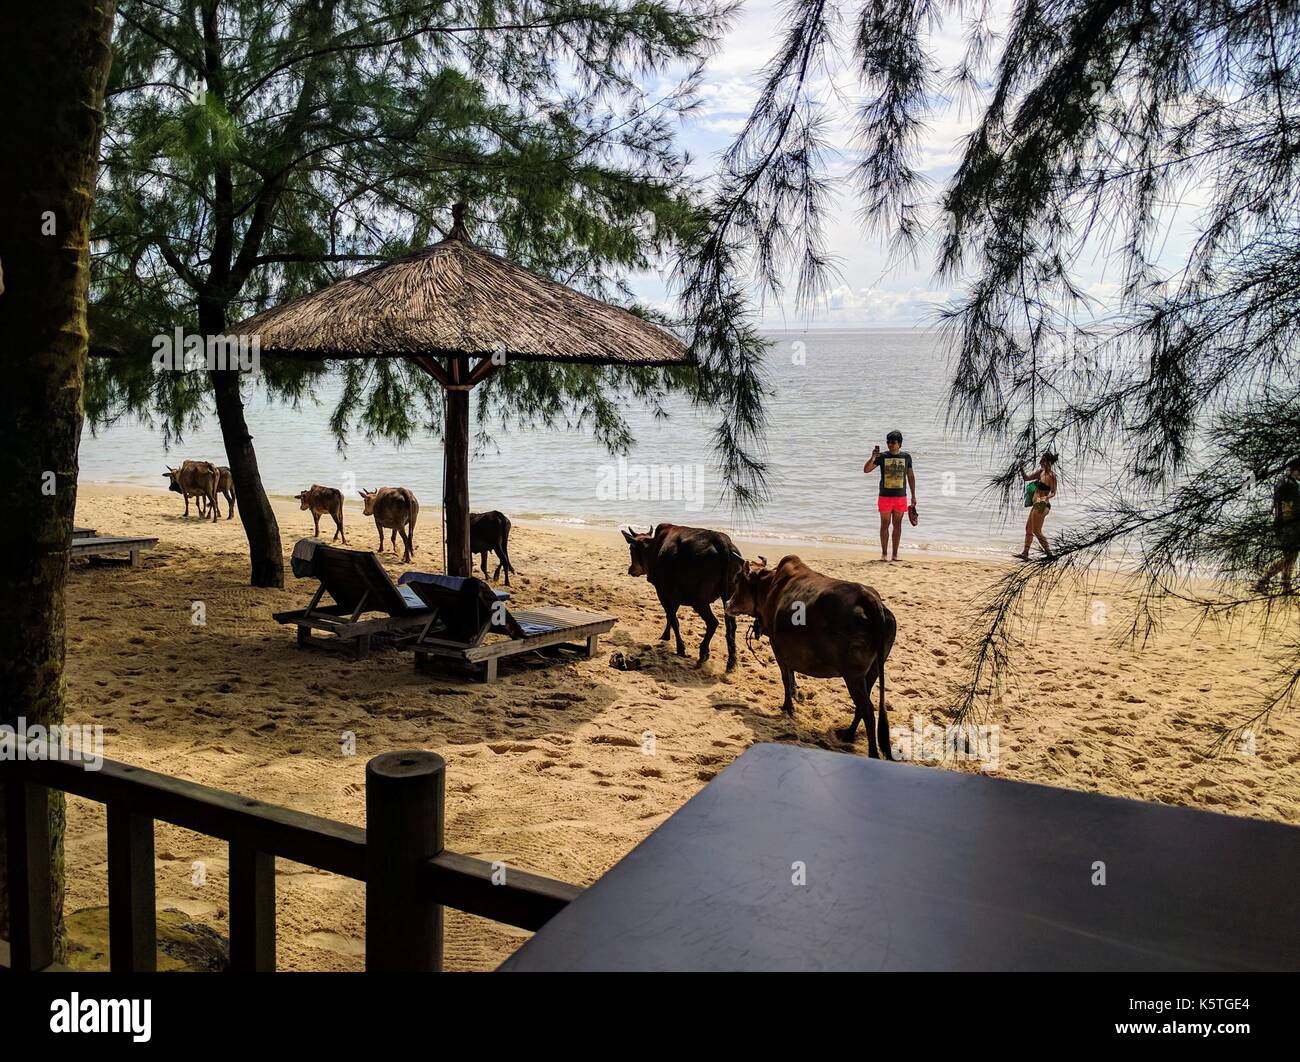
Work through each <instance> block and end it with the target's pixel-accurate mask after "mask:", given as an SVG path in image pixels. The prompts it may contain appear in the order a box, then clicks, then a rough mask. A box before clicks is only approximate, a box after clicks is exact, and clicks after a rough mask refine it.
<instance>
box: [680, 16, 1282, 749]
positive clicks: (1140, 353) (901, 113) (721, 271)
mask: <svg viewBox="0 0 1300 1062" xmlns="http://www.w3.org/2000/svg"><path fill="white" fill-rule="evenodd" d="M945 21H946V24H947V25H948V26H949V27H952V26H953V25H955V24H957V23H958V22H962V23H964V30H965V37H966V40H967V42H968V48H967V52H966V55H965V56H964V57H963V58H962V60H961V61H960V62H958V63H957V64H955V65H953V66H950V67H947V68H945V67H944V66H943V65H942V64H941V63H940V62H939V61H938V59H937V58H936V53H935V40H934V33H933V31H934V30H935V28H936V27H937V26H939V25H942V24H945ZM1298 60H1300V9H1298V8H1297V7H1296V6H1295V5H1294V4H1291V3H1286V2H1279V0H1161V2H1155V3H1153V2H1150V0H1141V2H1138V0H1059V2H1056V3H1050V4H1042V3H1037V2H1034V0H1017V3H1016V4H1015V5H1014V7H1013V9H1012V10H1011V12H1010V15H1009V18H1008V21H1007V24H1006V27H1005V30H1004V32H1002V33H1001V34H1000V35H999V34H995V33H994V32H993V26H992V22H991V16H990V8H989V5H988V4H987V3H983V2H964V0H949V2H940V0H886V2H883V3H871V4H866V5H864V6H862V7H861V8H860V9H859V10H858V11H857V13H856V14H854V15H852V16H851V17H849V16H848V15H847V13H846V12H844V11H843V10H842V9H841V8H840V6H839V5H837V4H834V3H830V2H828V0H795V2H794V3H793V4H792V6H791V7H790V9H789V13H788V17H787V22H786V25H785V32H784V36H783V37H782V42H781V45H780V47H779V50H778V51H777V53H776V54H775V55H774V56H773V58H772V60H771V62H770V64H769V66H768V67H767V68H766V69H765V71H764V74H763V86H762V91H761V93H760V95H759V98H758V102H757V104H756V105H755V108H754V110H753V113H752V115H751V116H750V119H749V121H748V123H747V124H746V126H745V127H744V129H743V131H742V132H741V134H740V135H739V136H738V138H737V140H736V141H735V143H734V144H733V146H732V149H731V151H730V153H729V154H728V156H727V159H726V166H725V168H724V172H723V175H722V180H721V181H720V183H719V185H718V187H717V189H716V190H715V195H714V197H713V199H712V201H711V203H710V206H709V211H708V224H707V231H706V234H705V236H704V237H703V238H702V240H701V241H700V243H699V244H698V246H699V247H701V248H702V249H703V250H702V251H701V253H700V254H698V255H697V256H696V257H695V258H694V259H693V260H692V261H690V262H689V263H688V268H687V270H686V272H685V274H684V276H683V285H684V290H685V292H686V295H687V301H688V303H689V304H691V305H692V306H694V307H695V308H696V312H698V313H699V314H700V315H701V317H702V318H703V319H705V320H707V321H709V322H710V325H711V332H712V335H713V336H715V337H716V345H717V347H718V348H719V349H720V350H721V351H722V354H721V355H720V357H719V360H721V361H722V362H725V363H727V364H730V365H733V366H739V365H741V364H743V363H744V362H745V361H746V360H747V359H748V357H749V355H748V354H747V353H746V352H745V349H744V348H745V344H744V343H742V342H739V341H736V340H734V339H729V338H728V337H729V336H732V335H742V334H743V328H744V327H745V324H746V321H747V320H748V318H747V313H748V306H747V305H746V303H745V300H744V298H743V297H742V295H741V294H738V292H743V287H744V283H745V282H744V279H743V274H744V271H745V270H746V269H748V270H749V272H750V275H751V276H752V277H753V278H755V279H756V281H757V287H758V290H760V291H762V292H779V291H780V289H781V286H782V283H783V282H784V280H785V279H786V277H787V275H788V274H790V273H791V272H795V273H797V275H798V283H799V289H800V292H801V293H802V294H803V295H804V296H805V297H807V296H813V295H815V294H816V293H817V292H818V290H819V287H820V285H821V284H823V283H824V282H825V281H826V279H827V278H828V263H827V260H826V257H825V255H824V253H823V250H822V247H823V245H822V234H821V226H820V219H821V215H822V211H823V207H824V203H825V196H826V195H827V192H828V189H829V182H828V179H827V176H826V174H827V171H828V161H829V160H828V158H827V148H826V145H825V143H824V141H823V137H822V128H823V125H824V110H823V108H824V107H825V105H826V103H827V101H826V100H825V99H821V98H818V97H817V94H816V93H815V91H814V85H815V84H816V83H817V79H818V77H819V76H820V75H821V74H822V73H824V71H825V70H826V69H827V68H828V66H830V65H831V64H832V63H834V62H839V63H842V64H844V65H847V66H848V67H849V69H850V70H856V71H857V72H858V74H859V76H860V81H861V88H862V91H863V102H862V104H861V106H860V110H859V113H858V123H859V134H860V136H859V145H860V154H859V155H858V157H857V159H856V165H855V170H854V174H853V177H854V181H855V183H856V191H857V195H858V198H859V201H860V204H861V208H862V215H863V217H864V218H865V220H866V222H867V225H868V228H869V229H870V230H871V231H875V232H879V233H883V234H886V235H888V236H889V237H890V238H891V239H893V240H894V241H896V243H897V245H898V246H899V247H901V248H903V249H909V250H913V251H916V250H919V249H922V248H923V247H924V246H925V244H926V241H927V240H928V239H933V241H934V243H935V245H936V247H937V254H936V268H937V270H938V272H939V274H940V276H941V277H943V278H945V279H946V280H948V281H950V282H952V283H954V284H955V285H957V288H958V292H959V294H958V297H957V300H956V302H955V304H954V305H953V306H951V307H950V308H949V309H948V310H947V311H946V313H945V316H944V324H945V326H946V330H947V333H948V334H949V335H950V336H951V337H952V339H953V341H954V343H955V346H956V350H957V364H956V370H955V375H954V378H953V382H952V389H951V408H952V412H953V414H954V417H955V420H956V422H957V423H958V424H960V425H962V426H965V427H967V428H969V429H970V430H972V431H973V432H974V433H975V434H977V435H978V436H981V437H983V438H984V439H985V440H987V441H989V442H992V443H993V444H995V446H996V447H997V449H998V452H999V454H1000V456H1001V459H1002V462H1003V472H1002V473H1001V474H1000V475H998V476H997V477H996V479H995V481H994V483H993V486H994V487H995V488H997V489H998V490H1000V491H1002V492H1003V495H1002V496H1003V497H1004V498H1009V496H1010V494H1011V492H1012V491H1013V490H1015V489H1017V488H1018V486H1019V482H1020V477H1019V469H1020V467H1021V466H1022V465H1024V464H1029V465H1031V466H1032V465H1034V464H1036V463H1037V458H1038V455H1039V454H1040V453H1041V452H1042V451H1043V450H1052V451H1056V452H1057V453H1059V454H1061V455H1062V463H1063V467H1064V468H1065V469H1067V470H1069V469H1071V468H1078V467H1079V466H1080V465H1081V464H1083V463H1086V462H1087V461H1088V460H1090V459H1091V458H1093V457H1095V456H1096V455H1097V454H1098V453H1099V452H1101V451H1105V452H1106V453H1107V454H1108V456H1109V457H1110V458H1112V459H1113V460H1114V461H1115V473H1114V480H1113V482H1111V483H1110V484H1108V487H1109V489H1108V490H1106V491H1105V492H1103V493H1102V495H1101V496H1099V497H1097V498H1094V499H1091V500H1090V501H1089V503H1088V504H1087V506H1086V508H1087V514H1086V518H1085V519H1084V521H1083V525H1082V527H1080V528H1079V529H1077V530H1074V531H1072V532H1070V533H1069V534H1065V535H1061V536H1059V537H1058V538H1057V540H1056V542H1055V543H1054V552H1055V558H1054V559H1048V558H1043V559H1041V560H1037V561H1035V562H1033V563H1032V564H1031V565H1029V566H1028V568H1027V569H1019V570H1017V571H1015V572H1013V573H1011V574H1009V575H1008V576H1007V578H1006V579H1005V580H1003V581H1002V582H1001V583H1000V584H999V585H998V586H997V587H995V588H994V590H993V591H992V592H991V593H990V595H989V597H988V599H987V600H986V601H984V602H983V603H982V605H983V612H982V616H983V621H984V622H983V624H982V627H981V632H982V633H981V635H980V637H979V641H978V647H977V651H976V656H975V661H974V668H973V671H972V673H971V676H970V681H969V682H968V683H967V685H966V686H965V688H964V689H963V690H962V691H961V695H960V697H959V700H958V704H957V711H958V716H959V718H960V719H965V718H966V717H967V716H968V715H969V713H970V712H972V711H975V710H976V709H977V708H978V706H979V705H980V704H981V703H983V700H982V698H983V696H984V695H987V694H989V693H996V692H997V691H998V690H999V689H1000V688H1001V687H1002V683H1003V681H1004V679H1005V678H1006V676H1007V670H1008V669H1007V666H1006V665H1007V663H1008V661H1009V659H1010V654H1011V651H1012V649H1013V648H1014V646H1015V644H1016V635H1015V623H1014V621H1015V619H1016V618H1017V617H1019V616H1021V615H1022V614H1023V613H1024V606H1025V605H1026V604H1027V603H1029V602H1032V601H1033V600H1036V599H1040V595H1042V594H1043V593H1045V592H1046V591H1047V590H1049V589H1050V588H1051V587H1052V586H1053V585H1054V584H1055V583H1056V582H1057V581H1058V580H1060V579H1061V578H1064V577H1066V576H1068V575H1072V574H1078V573H1080V572H1083V571H1087V570H1089V569H1091V568H1093V567H1095V565H1096V564H1098V563H1099V562H1101V561H1103V560H1104V559H1106V558H1107V557H1111V556H1113V555H1114V554H1115V553H1117V552H1121V551H1122V552H1124V553H1126V554H1127V555H1128V557H1129V559H1130V560H1132V561H1134V562H1135V563H1136V565H1137V567H1138V569H1139V571H1140V574H1141V576H1142V578H1143V579H1144V590H1143V593H1142V594H1141V600H1140V604H1139V605H1138V607H1137V609H1136V610H1135V612H1134V613H1133V615H1132V616H1131V617H1130V622H1131V626H1130V627H1129V631H1128V633H1129V634H1130V636H1132V637H1133V638H1137V639H1141V638H1142V637H1144V636H1145V635H1147V634H1149V633H1151V632H1152V631H1153V630H1154V629H1155V628H1156V627H1157V626H1158V625H1159V623H1160V619H1161V612H1162V606H1163V605H1165V604H1167V603H1169V602H1171V601H1173V600H1175V599H1187V600H1190V601H1192V602H1193V603H1195V604H1196V605H1197V606H1198V607H1199V608H1201V609H1202V610H1204V612H1205V613H1206V614H1212V615H1218V616H1222V617H1228V618H1231V617H1233V616H1237V615H1239V614H1242V613H1243V612H1245V611H1249V612H1250V613H1252V614H1254V613H1255V612H1257V611H1259V610H1260V609H1261V606H1262V608H1263V609H1264V610H1265V616H1266V621H1267V622H1268V623H1270V624H1272V625H1273V626H1274V628H1275V630H1277V631H1278V632H1279V633H1281V634H1283V636H1284V637H1285V638H1287V639H1290V641H1289V643H1288V644H1289V650H1287V657H1286V663H1285V664H1284V665H1283V667H1282V669H1281V671H1280V673H1279V675H1278V682H1277V685H1276V687H1275V689H1274V691H1273V692H1272V694H1270V696H1269V697H1268V698H1267V699H1266V702H1265V703H1264V704H1263V706H1262V707H1261V709H1260V712H1259V715H1258V716H1257V717H1256V718H1255V719H1252V720H1248V721H1246V722H1244V723H1243V724H1242V727H1246V726H1253V725H1258V724H1259V723H1260V722H1262V721H1263V720H1264V718H1265V717H1266V716H1267V714H1268V712H1269V711H1271V710H1272V709H1274V708H1275V707H1276V706H1277V705H1279V704H1282V703H1289V702H1290V701H1291V700H1292V698H1293V697H1294V694H1295V692H1296V690H1297V688H1300V640H1297V639H1296V636H1295V617H1296V608H1297V607H1300V602H1297V599H1296V597H1295V596H1294V595H1290V594H1286V593H1283V592H1279V590H1278V589H1277V585H1276V584H1273V585H1272V586H1271V587H1270V589H1268V590H1266V591H1255V590H1252V589H1249V587H1250V584H1251V581H1253V578H1254V577H1255V576H1257V575H1259V574H1260V573H1261V572H1262V571H1264V570H1266V569H1267V567H1268V564H1269V562H1270V561H1271V560H1273V559H1274V558H1275V557H1276V556H1277V547H1276V545H1275V543H1274V539H1273V535H1272V533H1271V526H1270V511H1271V501H1272V495H1271V486H1272V484H1271V482H1270V480H1272V479H1273V478H1275V477H1277V476H1279V475H1280V474H1281V472H1282V469H1283V467H1284V465H1285V464H1286V462H1287V461H1288V459H1290V458H1291V457H1293V456H1295V455H1296V454H1297V452H1300V357H1298V356H1297V340H1298V339H1300V335H1298V332H1297V322H1298V321H1300V300H1298V299H1297V294H1296V293H1297V291H1298V290H1300V285H1298V283H1297V280H1298V278H1300V191H1298V190H1300V180H1298V179H1297V177H1298V174H1297V166H1298V165H1300V74H1298V73H1297V71H1300V62H1298ZM944 92H950V93H952V92H961V93H969V94H971V95H970V97H969V98H971V99H974V100H976V101H977V102H978V106H977V107H976V115H975V117H976V121H975V123H974V129H973V132H972V133H971V134H970V136H969V137H968V138H967V139H966V141H965V142H964V147H963V150H962V154H961V158H960V161H959V164H958V166H957V169H956V173H955V174H954V176H953V177H952V179H951V180H950V182H949V183H948V185H947V187H946V189H944V190H943V192H942V194H941V195H940V196H939V197H938V199H937V201H934V200H932V198H931V195H930V192H929V190H928V188H927V186H926V182H925V179H924V175H923V174H922V173H921V170H920V162H919V157H920V156H919V151H920V147H921V134H922V133H923V132H924V130H925V128H926V121H927V118H928V117H929V115H930V114H931V113H932V112H933V110H934V109H935V108H936V104H937V103H939V102H940V101H941V99H942V93H944ZM1189 198H1190V199H1193V200H1194V201H1195V202H1196V209H1195V211H1193V210H1192V209H1191V208H1190V207H1188V208H1185V209H1183V210H1182V211H1181V212H1176V211H1177V210H1178V207H1179V204H1181V203H1182V202H1183V201H1184V200H1186V199H1189ZM930 203H933V206H934V208H935V209H934V210H933V211H932V212H931V211H929V210H928V209H927V205H928V204H930ZM1175 222H1177V223H1178V224H1180V225H1182V224H1185V225H1187V226H1188V227H1190V228H1191V229H1192V231H1193V237H1194V238H1193V239H1192V240H1191V241H1190V246H1189V249H1188V250H1187V252H1186V253H1185V254H1183V255H1181V256H1179V257H1178V258H1177V260H1175V261H1172V262H1171V261H1170V260H1169V251H1168V249H1167V236H1168V234H1169V233H1168V230H1169V228H1170V226H1171V225H1172V224H1174V223H1175ZM1099 260H1102V261H1105V262H1106V266H1107V275H1108V279H1113V280H1114V281H1115V288H1116V291H1115V294H1114V296H1113V297H1108V298H1107V300H1106V301H1105V302H1102V301H1100V300H1099V299H1096V298H1091V297H1089V295H1088V294H1087V292H1086V290H1085V288H1086V285H1085V283H1084V273H1085V271H1086V270H1087V269H1088V268H1089V267H1090V266H1092V265H1093V264H1094V263H1096V262H1097V261H1099ZM720 277H730V286H728V285H727V284H726V283H723V282H720V280H719V278H720ZM1067 476H1068V471H1067ZM1193 570H1196V571H1202V572H1210V573H1214V574H1215V575H1216V576H1217V577H1218V581H1217V583H1216V584H1215V586H1214V587H1213V588H1212V589H1210V590H1206V589H1204V588H1203V587H1196V588H1193V587H1191V586H1189V585H1188V583H1187V577H1188V575H1189V573H1191V572H1192V571H1193ZM1230 736H1231V735H1230V734H1229V733H1225V735H1224V737H1225V738H1226V737H1230Z"/></svg>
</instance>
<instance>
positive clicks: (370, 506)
mask: <svg viewBox="0 0 1300 1062" xmlns="http://www.w3.org/2000/svg"><path fill="white" fill-rule="evenodd" d="M357 493H358V494H360V495H361V501H362V502H363V503H364V504H365V507H366V515H367V516H374V515H375V495H377V494H378V493H379V491H377V490H359V491H357Z"/></svg>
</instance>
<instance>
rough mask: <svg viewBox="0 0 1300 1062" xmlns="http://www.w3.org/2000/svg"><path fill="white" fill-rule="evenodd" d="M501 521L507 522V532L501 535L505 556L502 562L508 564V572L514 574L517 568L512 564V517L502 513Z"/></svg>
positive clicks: (502, 550) (502, 549)
mask: <svg viewBox="0 0 1300 1062" xmlns="http://www.w3.org/2000/svg"><path fill="white" fill-rule="evenodd" d="M501 519H502V520H504V521H505V525H506V529H505V532H504V533H503V534H502V535H501V552H502V553H503V554H504V556H503V557H502V560H504V561H505V562H506V571H508V572H513V571H515V566H514V565H513V564H511V563H510V517H508V516H506V515H505V514H504V513H502V514H501Z"/></svg>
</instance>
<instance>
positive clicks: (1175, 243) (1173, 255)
mask: <svg viewBox="0 0 1300 1062" xmlns="http://www.w3.org/2000/svg"><path fill="white" fill-rule="evenodd" d="M1010 8H1011V3H1010V0H990V9H991V11H992V23H993V25H994V26H995V28H997V27H1001V26H1003V25H1005V23H1006V20H1007V15H1008V13H1009V11H1010ZM783 9H784V8H783V5H782V4H781V3H780V2H778V0H744V3H743V5H742V7H741V8H740V10H739V12H738V14H737V17H736V19H735V21H734V23H733V26H732V28H731V31H730V33H729V34H728V36H727V38H726V40H725V42H724V44H723V46H722V48H721V49H720V50H719V51H718V53H717V54H716V55H715V56H714V57H713V59H712V60H711V61H710V62H709V64H708V66H707V68H706V72H705V77H704V81H703V84H702V89H701V96H702V99H703V105H702V106H701V107H699V108H698V109H697V110H696V111H694V112H693V113H692V114H691V115H690V116H689V117H688V118H687V119H686V120H685V122H684V125H683V127H682V130H681V141H682V143H683V145H684V146H685V147H686V148H687V149H688V150H689V152H690V153H691V154H692V155H693V156H694V157H695V172H696V173H698V174H699V175H701V176H704V175H706V174H708V173H711V172H716V170H717V168H718V165H719V156H720V154H721V153H722V152H723V151H724V150H725V149H726V148H727V146H728V145H729V144H730V142H731V140H732V138H733V137H734V136H735V134H736V132H737V131H738V130H739V128H740V127H741V125H742V124H743V122H744V120H745V118H746V117H747V116H748V114H749V112H750V110H751V108H752V106H753V103H754V100H755V98H756V96H757V87H758V83H759V73H760V71H761V70H762V68H763V65H764V64H765V63H766V62H767V60H768V59H769V58H770V57H771V55H772V53H773V52H774V50H775V48H776V44H777V42H778V41H779V39H780V36H781V21H782V12H783ZM964 51H965V45H964V40H963V26H962V25H961V24H960V23H958V22H956V21H953V20H951V19H950V20H949V21H947V22H946V23H945V24H944V25H943V26H942V27H941V28H940V29H939V30H938V31H937V32H936V34H935V35H934V37H933V39H932V54H933V55H934V57H935V58H936V59H937V61H938V63H939V64H940V66H941V67H942V68H944V69H951V68H952V67H953V66H954V65H955V64H956V63H957V62H958V60H959V59H960V58H961V56H962V54H963V53H964ZM827 75H828V76H822V77H819V78H818V79H817V80H816V82H815V85H816V92H817V93H818V96H819V98H821V99H823V100H824V101H825V102H826V113H827V116H828V117H829V119H830V124H829V129H828V137H827V139H828V140H829V142H830V144H831V146H832V148H833V149H835V150H834V152H833V155H832V168H831V170H830V173H831V174H832V175H833V176H834V177H836V178H837V180H836V190H835V192H834V193H833V198H832V200H831V202H830V203H828V209H827V212H826V214H827V224H826V226H825V232H824V234H825V247H826V249H827V250H828V251H829V252H830V253H831V255H832V256H833V258H834V259H835V262H836V266H837V276H836V278H835V279H834V280H833V281H832V282H831V284H830V285H829V287H830V290H829V291H828V293H827V295H826V297H825V298H824V299H823V300H822V301H821V302H819V304H817V305H815V306H812V307H807V306H800V305H797V304H796V303H795V300H794V298H793V295H787V296H785V297H784V298H783V300H782V301H781V302H780V303H779V304H775V303H772V302H770V301H769V302H768V303H767V304H766V305H764V306H762V308H761V309H762V324H763V325H764V326H765V327H767V328H861V327H877V328H889V327H903V326H912V325H917V324H926V323H930V322H932V321H933V320H934V319H935V316H936V311H937V309H938V308H939V307H941V306H942V305H944V304H945V303H947V302H949V301H950V300H951V299H952V298H953V294H954V289H953V288H952V286H951V283H950V282H949V283H941V282H940V281H939V280H938V279H937V278H936V276H935V273H934V270H933V268H932V266H933V262H934V248H933V244H928V243H927V244H923V245H922V246H921V248H920V250H919V253H918V254H917V255H915V256H914V257H912V258H910V259H904V260H903V261H898V260H897V256H896V255H894V254H892V253H891V251H890V249H889V248H888V247H887V246H885V245H883V244H882V243H881V242H880V241H878V240H876V239H874V238H873V237H872V236H871V235H870V234H868V233H866V232H865V231H864V229H863V225H862V224H861V222H860V220H859V217H858V202H857V200H856V198H855V194H854V190H853V188H852V186H851V185H850V184H849V183H848V181H847V180H845V179H844V178H845V177H846V175H847V174H848V172H849V170H850V169H851V166H852V163H853V159H854V121H853V110H854V104H855V102H856V101H857V100H858V99H860V98H861V95H862V93H861V88H860V87H859V86H858V84H857V82H856V80H855V78H854V77H853V75H852V73H851V71H849V70H847V69H845V68H843V66H841V67H840V68H839V69H835V68H832V69H831V70H829V71H828V72H827ZM669 84H670V83H669V82H668V81H667V80H665V81H664V82H663V83H662V85H660V86H656V88H658V89H660V90H661V94H662V93H663V92H667V91H668V87H669ZM973 112H974V108H973V107H972V106H971V105H970V101H966V102H965V104H964V105H963V104H962V103H960V102H958V101H946V100H937V101H936V104H935V107H934V109H933V111H932V112H931V114H930V115H929V117H928V122H927V130H926V133H925V135H924V137H923V139H922V144H921V159H920V168H921V170H922V172H923V173H924V174H925V177H926V178H927V181H928V183H929V185H930V188H931V191H932V192H933V193H934V194H935V195H937V194H938V193H940V192H941V191H942V189H943V188H944V186H945V185H946V184H947V182H948V179H949V178H950V177H951V176H952V174H953V172H954V170H955V168H956V164H957V162H958V159H959V150H960V144H961V139H962V137H963V136H964V135H965V134H966V133H967V132H969V131H970V129H971V128H973V126H974V123H975V116H974V113H973ZM1197 198H1198V197H1197V196H1195V194H1193V195H1191V196H1190V197H1189V198H1188V199H1187V201H1186V206H1185V207H1184V208H1180V210H1179V211H1178V212H1177V216H1176V217H1171V218H1170V220H1169V236H1168V237H1167V239H1166V245H1165V248H1164V250H1165V255H1166V256H1168V258H1169V260H1170V261H1171V262H1173V261H1176V260H1177V258H1178V255H1179V253H1180V252H1182V251H1184V250H1185V249H1186V247H1187V246H1188V237H1189V235H1190V233H1191V232H1192V231H1193V225H1192V221H1193V218H1194V214H1195V205H1196V201H1197ZM1162 257H1163V256H1162ZM1107 265H1108V261H1107V258H1106V256H1105V255H1104V254H1101V253H1094V254H1093V255H1092V256H1091V257H1090V259H1089V260H1086V261H1084V262H1082V263H1081V280H1082V286H1083V287H1084V289H1085V290H1088V291H1090V292H1091V293H1092V294H1094V295H1096V296H1098V297H1099V298H1100V299H1101V300H1102V301H1103V303H1104V302H1105V301H1106V298H1107V296H1108V295H1109V294H1111V293H1113V291H1114V290H1115V287H1116V285H1115V279H1116V278H1115V277H1114V276H1113V267H1112V270H1111V272H1112V275H1108V273H1107ZM632 288H633V291H634V292H635V293H636V294H637V296H638V298H639V299H640V300H641V301H643V302H645V303H647V304H650V305H653V306H657V307H660V308H662V309H664V310H667V311H671V310H672V309H673V304H672V301H671V294H670V290H669V287H668V284H667V277H666V271H665V272H656V273H653V274H642V275H639V276H636V277H634V278H632Z"/></svg>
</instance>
